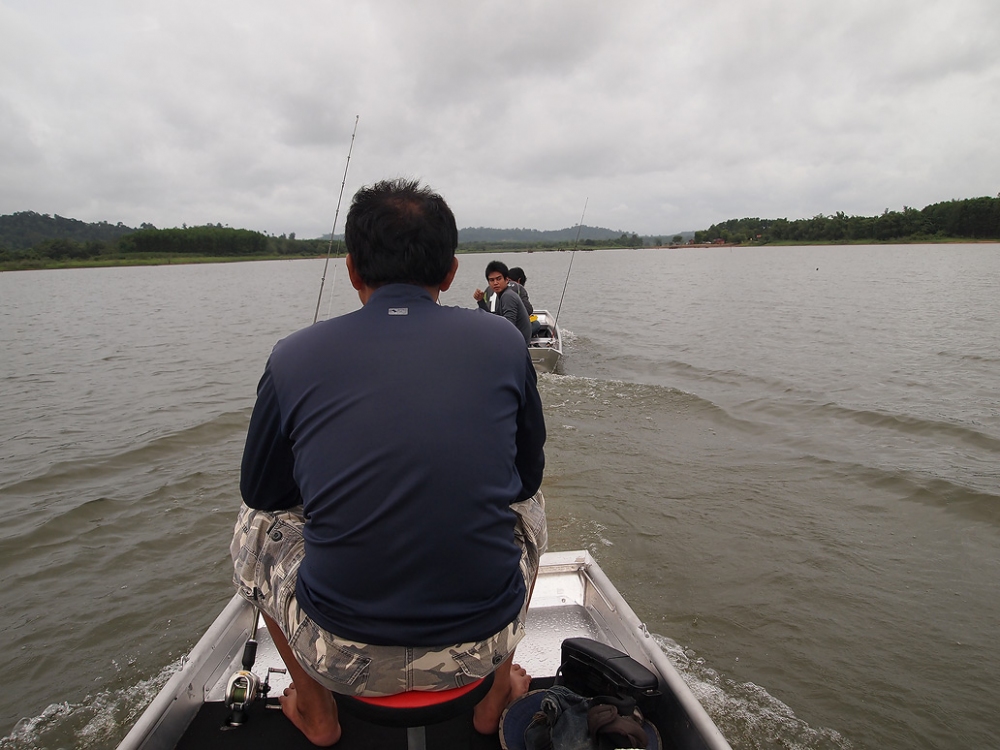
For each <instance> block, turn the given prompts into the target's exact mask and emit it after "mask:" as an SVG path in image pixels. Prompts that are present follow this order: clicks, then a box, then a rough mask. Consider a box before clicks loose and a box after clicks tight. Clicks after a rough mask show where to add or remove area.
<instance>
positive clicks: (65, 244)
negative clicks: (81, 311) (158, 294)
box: [0, 225, 344, 269]
mask: <svg viewBox="0 0 1000 750" xmlns="http://www.w3.org/2000/svg"><path fill="white" fill-rule="evenodd" d="M144 226H145V227H146V228H143V229H139V230H130V233H129V234H124V235H122V236H120V237H117V238H115V239H109V240H95V239H90V240H81V241H77V240H74V239H68V238H56V239H45V240H42V241H41V242H38V243H37V244H35V245H32V246H31V247H27V248H12V247H9V246H8V247H4V246H0V268H5V269H27V268H47V267H50V266H53V265H102V264H107V265H115V264H128V263H136V262H164V261H169V260H170V259H172V258H177V259H179V260H181V261H188V260H194V259H200V260H211V259H219V260H227V259H228V260H234V259H237V258H255V257H260V258H264V257H282V256H288V257H308V256H314V255H315V256H318V255H325V254H326V253H327V252H328V251H330V250H331V249H332V251H333V252H334V253H337V252H343V250H344V248H343V243H342V242H334V243H333V247H332V248H331V246H330V242H329V241H327V240H297V239H295V235H294V234H293V235H290V236H285V235H281V236H280V237H274V236H270V235H266V234H263V233H261V232H256V231H252V230H249V229H231V228H229V227H223V226H221V225H215V226H213V225H206V226H198V227H183V228H181V229H156V228H155V227H152V226H151V225H144Z"/></svg>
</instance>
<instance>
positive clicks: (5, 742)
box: [0, 659, 183, 750]
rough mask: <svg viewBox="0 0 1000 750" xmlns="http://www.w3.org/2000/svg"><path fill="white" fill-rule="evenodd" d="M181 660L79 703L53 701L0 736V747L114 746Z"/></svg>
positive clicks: (11, 749)
mask: <svg viewBox="0 0 1000 750" xmlns="http://www.w3.org/2000/svg"><path fill="white" fill-rule="evenodd" d="M182 662H183V659H177V660H176V661H174V662H173V663H172V664H169V665H168V666H166V667H164V668H163V669H162V670H161V671H160V673H159V674H157V675H155V676H153V677H150V678H149V679H146V680H141V681H139V682H138V683H137V684H135V685H132V686H129V687H125V688H120V689H116V690H102V691H100V692H98V693H95V694H94V695H88V696H87V697H86V698H84V700H83V701H81V702H80V703H69V702H67V701H64V702H62V703H53V704H51V705H50V706H48V707H47V708H46V709H45V710H44V711H42V712H41V713H40V714H39V715H38V716H34V717H32V718H27V719H21V720H20V721H19V722H18V723H17V724H16V725H15V726H14V729H13V730H12V731H11V733H10V734H9V735H7V736H6V737H2V738H0V749H2V750H36V748H40V747H74V748H78V749H79V750H91V749H92V750H97V748H107V747H115V746H117V745H118V743H119V742H120V741H121V739H122V738H123V737H124V736H125V733H126V732H127V731H128V729H129V727H131V726H132V724H134V723H135V720H136V719H137V718H138V717H139V715H140V714H141V713H142V712H143V710H144V709H145V708H146V706H147V705H149V702H150V701H152V700H153V698H154V697H155V696H156V694H157V693H158V692H160V690H161V689H162V688H163V686H164V685H165V684H166V683H167V680H169V679H170V677H171V676H173V674H174V673H175V672H177V671H178V670H179V669H180V668H181V665H182Z"/></svg>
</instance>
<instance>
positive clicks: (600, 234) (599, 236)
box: [458, 225, 623, 242]
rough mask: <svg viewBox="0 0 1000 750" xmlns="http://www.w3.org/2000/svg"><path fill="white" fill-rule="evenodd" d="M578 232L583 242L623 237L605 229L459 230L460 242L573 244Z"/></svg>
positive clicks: (473, 228) (487, 228) (488, 228)
mask: <svg viewBox="0 0 1000 750" xmlns="http://www.w3.org/2000/svg"><path fill="white" fill-rule="evenodd" d="M577 232H579V234H580V239H581V240H613V239H617V238H618V237H621V236H622V234H623V232H622V231H621V230H618V231H614V230H611V229H605V228H604V227H588V226H587V225H583V226H582V227H566V228H565V229H548V230H539V229H494V228H493V227H467V228H465V229H459V230H458V241H459V242H572V241H573V240H575V239H576V236H577Z"/></svg>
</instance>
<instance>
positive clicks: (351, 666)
mask: <svg viewBox="0 0 1000 750" xmlns="http://www.w3.org/2000/svg"><path fill="white" fill-rule="evenodd" d="M511 509H512V510H514V511H515V512H516V514H517V524H516V526H515V529H514V537H515V539H516V540H517V543H518V544H519V545H520V547H521V575H522V576H523V577H524V582H525V589H526V590H528V591H530V590H531V586H532V583H533V582H534V580H535V574H536V573H537V572H538V559H539V557H540V555H541V554H542V553H543V552H544V551H545V548H546V546H547V544H548V535H547V530H546V523H545V498H544V497H542V493H541V492H540V491H539V492H538V493H537V494H536V495H535V496H534V497H532V498H529V499H528V500H524V501H522V502H520V503H514V504H513V505H512V506H511ZM303 524H304V520H303V517H302V508H301V506H299V507H298V508H293V509H290V510H286V511H276V512H267V511H260V510H253V509H251V508H248V507H247V506H245V505H244V506H243V507H242V508H241V509H240V514H239V518H238V519H237V521H236V529H235V533H234V535H233V542H232V545H231V547H230V552H231V553H232V556H233V563H234V567H235V571H234V574H233V582H234V583H235V584H236V587H237V589H238V591H239V593H240V595H242V596H243V597H244V598H245V599H247V600H248V601H250V602H252V603H253V604H256V605H257V606H258V607H260V609H261V611H262V612H264V613H265V614H266V615H268V616H269V617H270V618H271V619H272V620H274V621H275V622H277V623H278V625H279V626H280V627H281V630H282V632H283V633H285V635H286V637H287V638H288V643H289V645H290V646H291V648H292V651H294V652H295V656H296V658H297V659H298V661H299V663H300V664H301V665H302V667H303V669H305V670H306V672H308V673H309V674H310V675H312V677H313V678H315V679H316V680H317V682H319V683H320V684H321V685H324V686H325V687H327V688H328V689H329V690H332V691H334V692H336V693H341V694H345V695H368V696H378V695H394V694H396V693H402V692H405V691H407V690H445V689H448V688H453V687H461V686H463V685H467V684H469V683H470V682H473V681H475V680H478V679H480V678H482V677H485V676H486V675H488V674H490V673H491V672H493V671H494V670H495V669H496V668H497V667H498V666H499V665H500V664H501V663H502V662H503V661H504V660H505V659H506V658H507V657H508V656H509V655H510V654H511V652H513V650H514V647H515V646H516V645H517V644H518V642H520V640H521V639H522V638H523V637H524V623H525V621H526V618H527V610H528V597H527V596H525V601H524V605H523V606H522V608H521V612H520V613H519V614H518V617H517V619H516V620H514V622H512V623H510V625H508V626H507V627H506V628H504V629H503V630H501V631H500V632H499V633H497V634H496V635H494V636H492V637H491V638H487V639H486V640H485V641H480V642H478V643H477V642H471V643H457V644H454V645H451V646H446V647H444V648H440V647H434V648H426V647H417V648H409V647H402V646H378V645H372V644H366V643H359V642H357V641H352V640H349V639H346V638H339V637H338V636H336V635H333V634H332V633H328V632H326V631H325V630H323V629H322V628H321V627H320V626H319V625H317V624H316V623H315V622H313V621H312V620H311V619H310V618H309V616H308V615H307V614H306V613H305V612H303V611H302V609H301V608H300V607H299V605H298V601H296V599H295V582H296V578H297V576H298V569H299V564H300V563H301V562H302V557H303V555H304V554H305V544H304V542H303V539H302V527H303Z"/></svg>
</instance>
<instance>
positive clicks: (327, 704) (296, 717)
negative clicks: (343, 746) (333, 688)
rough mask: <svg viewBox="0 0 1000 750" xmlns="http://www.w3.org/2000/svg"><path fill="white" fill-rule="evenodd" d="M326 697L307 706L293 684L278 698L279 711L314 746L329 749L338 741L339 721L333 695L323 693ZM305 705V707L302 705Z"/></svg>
mask: <svg viewBox="0 0 1000 750" xmlns="http://www.w3.org/2000/svg"><path fill="white" fill-rule="evenodd" d="M323 694H324V695H325V696H326V697H325V699H324V698H319V700H318V701H317V702H316V705H315V706H313V705H308V703H309V701H308V699H305V694H302V693H299V691H297V690H296V689H295V683H292V684H290V685H289V686H288V687H287V688H285V692H284V695H282V697H280V698H278V702H279V703H280V704H281V711H282V713H284V714H285V716H287V717H288V718H289V720H290V721H291V722H292V723H293V724H294V725H295V726H297V727H298V728H299V731H300V732H302V734H304V735H305V736H306V739H307V740H309V741H310V742H311V743H313V744H314V745H317V746H319V747H329V746H330V745H334V744H336V743H337V742H339V741H340V720H339V719H338V717H337V704H336V703H334V702H333V695H331V694H330V693H329V692H326V691H324V693H323ZM303 704H306V705H303Z"/></svg>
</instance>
